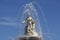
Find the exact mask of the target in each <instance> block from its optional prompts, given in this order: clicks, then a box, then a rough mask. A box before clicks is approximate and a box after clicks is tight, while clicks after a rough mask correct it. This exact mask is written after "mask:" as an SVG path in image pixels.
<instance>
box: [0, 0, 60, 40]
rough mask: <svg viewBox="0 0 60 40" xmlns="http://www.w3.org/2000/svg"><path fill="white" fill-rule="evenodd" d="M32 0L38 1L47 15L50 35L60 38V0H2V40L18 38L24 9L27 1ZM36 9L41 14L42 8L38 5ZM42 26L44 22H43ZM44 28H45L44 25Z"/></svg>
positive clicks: (0, 12)
mask: <svg viewBox="0 0 60 40" xmlns="http://www.w3.org/2000/svg"><path fill="white" fill-rule="evenodd" d="M32 1H33V2H35V3H36V2H37V3H38V5H39V6H40V7H41V10H42V12H43V13H44V15H45V18H46V21H45V22H47V24H48V30H49V33H50V34H49V33H47V34H49V35H48V36H49V37H50V38H51V40H60V0H0V40H11V39H14V38H16V36H17V34H18V31H19V22H20V19H19V18H20V17H21V15H22V13H21V12H22V9H23V7H24V5H25V4H26V3H30V2H32ZM36 9H37V12H38V16H40V15H41V14H40V10H39V9H38V8H37V7H36ZM17 14H18V15H17ZM39 19H40V18H39ZM42 26H43V22H42V23H41V27H42ZM42 29H43V30H44V28H43V27H42ZM45 29H47V27H45ZM44 32H45V31H44ZM47 34H46V35H47ZM44 35H45V34H44Z"/></svg>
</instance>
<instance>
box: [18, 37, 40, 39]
mask: <svg viewBox="0 0 60 40" xmlns="http://www.w3.org/2000/svg"><path fill="white" fill-rule="evenodd" d="M19 40H41V38H39V37H21V38H20V39H19Z"/></svg>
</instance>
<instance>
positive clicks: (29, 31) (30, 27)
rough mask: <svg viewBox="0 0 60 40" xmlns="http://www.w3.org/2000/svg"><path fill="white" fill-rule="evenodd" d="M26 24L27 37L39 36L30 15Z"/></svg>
mask: <svg viewBox="0 0 60 40" xmlns="http://www.w3.org/2000/svg"><path fill="white" fill-rule="evenodd" d="M25 22H26V23H27V25H26V26H25V35H28V36H37V35H38V34H37V33H36V32H35V22H34V20H33V19H32V17H31V15H30V14H28V17H27V18H26V21H25Z"/></svg>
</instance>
